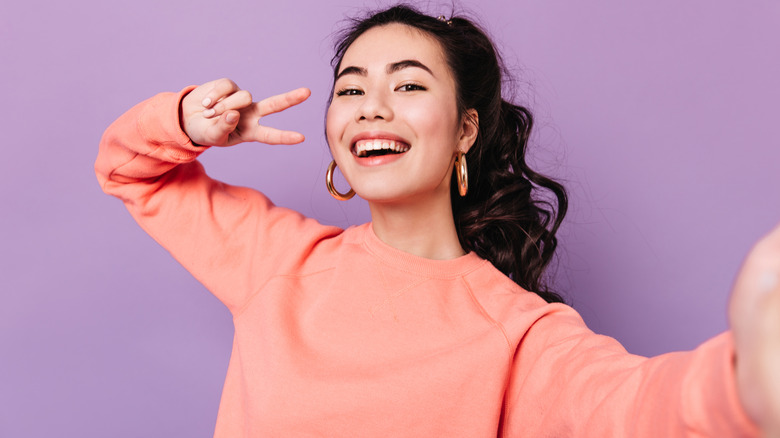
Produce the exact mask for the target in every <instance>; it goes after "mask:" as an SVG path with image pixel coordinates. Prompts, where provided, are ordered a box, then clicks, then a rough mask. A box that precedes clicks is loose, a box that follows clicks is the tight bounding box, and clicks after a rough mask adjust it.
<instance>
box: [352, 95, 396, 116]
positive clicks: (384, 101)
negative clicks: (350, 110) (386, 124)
mask: <svg viewBox="0 0 780 438" xmlns="http://www.w3.org/2000/svg"><path fill="white" fill-rule="evenodd" d="M388 97H389V96H386V95H385V94H384V93H382V92H378V91H374V92H372V93H366V94H365V95H364V96H363V99H362V102H361V103H360V106H359V107H358V109H357V112H356V113H355V119H356V120H357V121H372V120H384V121H389V120H391V119H392V118H393V110H392V108H391V106H390V103H389V101H388Z"/></svg>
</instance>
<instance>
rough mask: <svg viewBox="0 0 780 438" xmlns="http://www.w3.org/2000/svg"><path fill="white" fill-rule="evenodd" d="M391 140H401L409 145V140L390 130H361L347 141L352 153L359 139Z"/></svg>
mask: <svg viewBox="0 0 780 438" xmlns="http://www.w3.org/2000/svg"><path fill="white" fill-rule="evenodd" d="M369 139H370V140H393V141H396V142H401V143H404V144H407V145H409V147H411V146H412V145H411V143H409V140H407V139H405V138H403V137H401V136H400V135H396V134H393V133H392V132H384V131H366V132H361V133H359V134H357V135H355V136H354V137H352V140H350V142H349V148H350V150H351V151H352V152H353V153H354V152H355V144H356V143H357V142H359V141H360V140H369Z"/></svg>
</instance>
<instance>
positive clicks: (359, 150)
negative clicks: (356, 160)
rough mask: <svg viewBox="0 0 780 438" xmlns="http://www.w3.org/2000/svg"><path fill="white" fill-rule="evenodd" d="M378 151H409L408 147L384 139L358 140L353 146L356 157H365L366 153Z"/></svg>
mask: <svg viewBox="0 0 780 438" xmlns="http://www.w3.org/2000/svg"><path fill="white" fill-rule="evenodd" d="M378 150H390V151H394V152H398V153H402V152H406V151H408V150H409V145H407V144H405V143H402V142H396V141H395V140H386V139H373V140H360V141H358V142H357V143H356V144H355V154H356V155H357V156H358V157H365V156H366V155H367V152H368V151H378Z"/></svg>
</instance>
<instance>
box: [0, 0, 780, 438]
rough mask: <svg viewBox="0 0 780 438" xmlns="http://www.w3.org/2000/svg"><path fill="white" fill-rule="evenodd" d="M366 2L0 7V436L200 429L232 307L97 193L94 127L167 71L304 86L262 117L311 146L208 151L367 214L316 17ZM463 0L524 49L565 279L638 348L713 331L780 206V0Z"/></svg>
mask: <svg viewBox="0 0 780 438" xmlns="http://www.w3.org/2000/svg"><path fill="white" fill-rule="evenodd" d="M585 3H587V6H586V5H585ZM380 4H382V3H380ZM425 4H432V5H434V6H432V7H430V9H429V11H430V13H431V14H432V15H439V14H440V13H448V11H449V9H450V7H449V6H448V4H447V3H446V2H445V3H443V4H442V6H441V7H437V6H435V5H436V3H435V2H434V3H429V2H426V3H425ZM366 5H368V6H375V3H373V2H366V3H365V4H364V3H363V2H361V1H359V0H342V1H339V2H323V1H315V0H307V1H300V2H289V3H285V2H268V1H265V2H263V1H254V2H237V1H220V2H216V1H202V0H188V1H183V0H174V1H166V2H158V1H156V0H136V1H134V2H100V1H92V2H89V1H83V0H82V1H78V2H75V3H73V2H54V1H49V2H45V1H35V0H32V1H27V2H3V3H2V4H1V5H0V87H2V88H1V89H2V95H1V96H2V105H1V106H0V113H1V114H2V117H0V139H2V144H3V157H2V160H0V178H2V181H1V183H0V196H1V197H2V198H0V199H1V200H2V215H0V244H1V245H2V252H0V291H1V293H2V304H1V305H0V436H2V437H21V436H24V437H51V436H68V437H70V436H74V437H75V436H79V437H99V436H100V437H102V436H114V437H135V436H151V437H155V436H195V437H198V436H199V437H208V436H211V433H212V431H213V426H214V420H215V417H216V411H217V406H218V403H219V395H220V390H221V385H222V380H223V378H224V375H225V371H226V365H227V362H228V356H229V353H230V345H231V338H232V327H231V320H230V316H229V314H228V312H227V310H226V309H225V308H224V307H223V306H222V305H221V304H220V303H219V302H218V301H216V300H215V299H214V298H212V297H211V295H210V294H209V293H208V292H207V291H206V290H204V288H203V287H202V286H200V285H199V284H198V283H197V282H195V281H194V280H193V279H192V278H191V277H190V275H189V274H188V273H187V272H186V271H184V270H183V269H182V268H180V267H179V266H178V265H177V264H176V263H175V262H174V261H173V260H171V259H170V258H169V256H168V255H167V254H166V253H165V251H164V250H162V249H161V248H160V247H158V246H157V245H156V244H155V243H154V242H153V241H152V240H151V239H150V238H148V237H147V236H146V235H145V234H144V233H143V232H141V231H140V230H139V229H138V227H137V226H136V225H135V224H134V223H133V221H132V220H131V219H130V217H129V215H128V214H127V213H126V212H125V211H124V208H123V207H122V205H121V203H120V202H119V201H117V200H115V199H111V198H109V197H107V196H105V195H103V194H102V192H101V191H100V189H99V187H98V185H97V183H96V181H95V178H94V174H93V171H92V165H93V161H94V156H95V153H96V147H97V142H98V140H99V138H100V135H101V133H102V131H103V129H105V127H106V126H107V125H108V124H109V123H110V122H111V121H112V120H113V119H114V118H116V117H117V116H118V115H119V114H121V113H122V112H123V111H125V110H126V109H127V108H129V107H130V106H132V105H133V104H134V103H136V102H138V101H140V100H142V99H144V98H146V97H148V96H150V95H152V94H154V93H156V92H159V91H165V90H177V89H179V88H181V87H183V86H185V85H187V84H191V83H201V82H204V81H207V80H210V79H213V78H218V77H222V76H228V77H231V78H233V79H235V80H236V81H237V82H238V83H239V84H241V85H242V86H243V87H245V88H247V89H249V90H251V91H252V92H253V93H255V95H256V96H266V95H270V94H275V93H278V92H282V91H285V90H287V89H291V88H294V87H298V86H308V87H311V88H312V90H313V96H312V99H311V101H309V102H308V103H306V104H305V105H304V106H303V107H301V108H298V109H296V110H294V111H291V112H290V114H289V115H279V116H274V117H272V118H269V123H270V121H273V124H275V125H276V126H278V127H284V128H295V129H299V130H301V131H302V132H304V133H305V134H306V136H307V138H308V140H307V142H306V143H305V144H303V145H300V146H294V147H280V146H277V147H268V146H263V145H254V144H253V145H245V146H242V147H237V148H233V149H230V150H219V151H216V150H215V151H210V152H209V153H208V154H207V155H206V156H205V157H204V158H203V161H204V162H205V164H206V166H207V167H208V169H209V171H210V173H211V174H212V175H213V176H215V177H218V178H221V179H224V180H227V181H229V182H232V183H236V184H242V185H250V186H253V187H258V188H263V190H265V191H266V192H267V193H268V194H269V195H270V196H271V198H272V199H274V200H275V201H276V202H277V203H278V204H281V205H285V206H290V207H293V208H295V209H298V210H300V211H302V212H304V213H306V214H308V215H311V216H314V217H317V218H319V219H320V220H322V221H323V222H328V223H334V224H339V225H343V226H346V225H349V224H354V223H359V222H363V221H366V220H367V219H368V216H367V212H366V207H365V205H364V204H362V203H361V202H359V201H354V200H353V201H350V202H349V203H337V202H336V201H334V200H332V199H331V198H330V197H329V196H328V195H327V193H326V191H325V188H324V184H323V174H324V169H325V166H326V165H327V162H328V161H329V158H328V154H327V151H326V146H325V142H324V139H323V134H322V126H323V113H324V108H325V101H326V98H327V93H328V86H329V74H330V73H329V67H328V60H329V57H330V54H331V50H330V39H329V35H330V33H331V32H332V31H333V30H335V29H337V28H338V22H339V20H341V19H342V18H343V17H344V16H345V14H351V13H354V12H355V11H358V10H360V9H361V8H362V7H363V6H366ZM462 6H463V7H465V8H466V9H469V8H470V9H474V10H477V11H478V12H479V16H480V17H481V19H482V21H483V22H484V23H485V24H486V25H487V27H488V28H489V29H490V30H491V32H492V34H493V35H494V36H495V38H496V40H497V41H499V42H500V43H501V45H502V47H503V49H504V51H505V54H506V57H507V59H508V60H509V61H510V63H511V64H512V65H514V66H515V67H517V71H518V72H519V74H520V84H519V85H520V93H519V95H520V99H521V100H522V101H523V102H525V103H527V104H528V105H529V106H531V107H532V108H533V109H534V110H535V111H536V114H537V116H538V120H539V128H540V129H539V130H537V134H536V137H535V143H536V147H537V152H536V155H535V159H536V161H537V162H538V163H539V166H540V167H542V168H543V169H545V170H547V171H549V172H550V173H552V174H554V175H557V176H558V177H560V178H562V179H564V180H565V182H566V183H567V184H568V187H569V188H570V190H571V193H572V213H571V215H570V218H569V220H568V222H567V225H566V228H565V229H564V230H563V233H562V234H563V236H562V248H563V250H562V254H561V263H560V267H559V269H558V271H557V277H556V278H557V280H558V284H559V286H560V287H561V288H563V289H564V290H565V292H566V293H567V294H568V297H569V300H570V301H571V302H572V303H573V304H574V306H575V307H576V308H577V309H578V310H579V311H580V312H581V313H582V314H583V316H584V317H585V318H586V320H587V321H588V323H589V324H590V326H591V327H592V328H593V329H594V330H596V331H599V332H603V333H606V334H609V335H612V336H615V337H617V338H618V339H620V340H621V341H622V342H623V343H624V344H625V345H626V347H627V348H628V349H629V350H630V351H632V352H636V353H641V354H658V353H661V352H665V351H669V350H673V349H687V348H692V347H694V346H695V345H697V344H698V343H700V342H701V341H703V340H704V339H706V338H708V337H710V336H712V335H714V334H716V333H717V332H719V331H721V330H723V329H724V328H725V327H726V321H725V308H726V301H727V296H728V291H729V286H730V282H731V279H732V278H733V275H734V273H735V271H736V269H737V267H738V265H739V263H740V260H741V259H742V257H743V255H744V254H745V252H746V251H747V250H748V248H749V247H750V245H751V244H752V242H753V241H755V240H756V239H757V238H758V237H759V236H760V235H761V234H763V233H764V232H766V231H767V230H768V229H769V228H770V227H771V226H772V225H773V224H774V223H775V222H776V221H777V220H778V219H780V204H779V203H778V202H777V198H776V192H777V187H778V185H779V184H780V173H779V172H778V171H777V168H778V163H780V147H778V146H780V144H778V140H777V138H778V137H777V133H776V130H775V129H772V127H773V126H777V120H776V119H777V118H778V115H780V114H778V111H777V102H780V86H778V83H777V78H778V77H780V58H779V57H778V55H777V53H778V46H777V41H780V26H779V25H778V23H780V6H779V5H778V3H777V2H775V1H772V0H763V1H760V0H757V1H752V2H732V1H712V0H690V1H678V0H656V1H653V2H641V3H638V2H631V3H629V2H623V1H620V0H597V1H595V0H594V1H590V2H579V1H574V0H571V1H542V0H533V1H531V0H526V1H496V2H490V3H487V2H478V1H477V0H471V1H467V0H463V1H462Z"/></svg>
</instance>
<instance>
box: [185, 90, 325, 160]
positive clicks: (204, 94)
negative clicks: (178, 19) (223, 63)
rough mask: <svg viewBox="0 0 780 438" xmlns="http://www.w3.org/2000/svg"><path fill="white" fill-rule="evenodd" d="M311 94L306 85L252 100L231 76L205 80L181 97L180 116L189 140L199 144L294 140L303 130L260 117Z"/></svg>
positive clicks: (278, 110) (285, 141)
mask: <svg viewBox="0 0 780 438" xmlns="http://www.w3.org/2000/svg"><path fill="white" fill-rule="evenodd" d="M310 95H311V91H310V90H309V89H307V88H298V89H297V90H292V91H288V92H286V93H283V94H279V95H276V96H272V97H269V98H266V99H263V100H261V101H259V102H253V101H252V95H251V94H250V93H249V92H248V91H246V90H242V89H240V88H239V87H238V85H236V83H235V82H233V81H231V80H230V79H218V80H216V81H211V82H207V83H205V84H203V85H201V86H199V87H197V88H195V89H194V90H192V91H191V92H190V93H189V94H187V96H185V97H184V99H183V100H182V103H181V106H180V108H179V118H180V120H181V125H182V129H183V130H184V132H185V133H186V134H187V135H188V136H189V137H190V139H191V140H192V142H193V143H194V144H197V145H201V146H233V145H235V144H238V143H243V142H248V141H256V142H260V143H265V144H296V143H300V142H302V141H303V140H304V137H303V134H301V133H298V132H294V131H282V130H279V129H275V128H271V127H268V126H263V125H260V124H259V121H260V119H261V118H262V117H265V116H267V115H269V114H273V113H277V112H280V111H284V110H286V109H287V108H290V107H292V106H295V105H297V104H299V103H301V102H303V101H304V100H306V99H307V98H308V97H309V96H310Z"/></svg>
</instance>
